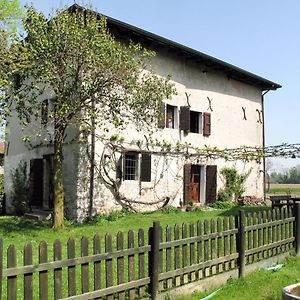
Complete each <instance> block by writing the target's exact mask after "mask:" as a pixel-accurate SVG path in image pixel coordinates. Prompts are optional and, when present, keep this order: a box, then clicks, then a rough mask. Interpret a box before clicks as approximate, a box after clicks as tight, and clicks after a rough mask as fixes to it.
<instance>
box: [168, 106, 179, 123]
mask: <svg viewBox="0 0 300 300" xmlns="http://www.w3.org/2000/svg"><path fill="white" fill-rule="evenodd" d="M176 117H177V108H176V106H172V105H167V109H166V128H177V118H176Z"/></svg>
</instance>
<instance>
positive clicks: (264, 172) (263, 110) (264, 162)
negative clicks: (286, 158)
mask: <svg viewBox="0 0 300 300" xmlns="http://www.w3.org/2000/svg"><path fill="white" fill-rule="evenodd" d="M268 92H270V90H266V91H265V92H264V93H262V95H261V112H262V132H263V136H262V138H263V149H264V150H263V151H264V152H265V146H266V140H265V107H264V96H265V95H266V94H267V93H268ZM263 174H264V175H263V176H264V177H263V185H264V200H266V195H267V193H266V158H265V156H264V157H263Z"/></svg>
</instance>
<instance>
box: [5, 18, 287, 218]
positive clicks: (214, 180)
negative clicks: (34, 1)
mask: <svg viewBox="0 0 300 300" xmlns="http://www.w3.org/2000/svg"><path fill="white" fill-rule="evenodd" d="M107 24H108V28H109V30H110V32H111V34H112V35H114V36H115V37H116V39H119V40H120V41H124V42H126V41H128V40H132V41H134V42H138V43H141V44H142V45H143V46H144V47H146V48H149V49H150V50H154V51H155V52H156V56H155V57H154V58H153V59H152V64H153V66H154V68H155V70H156V72H157V74H158V75H159V76H161V77H167V76H168V74H171V76H172V77H171V82H172V83H173V84H174V85H175V88H176V90H177V95H175V96H173V97H172V99H171V100H167V101H165V102H164V103H163V107H162V114H161V116H162V117H161V119H160V120H159V124H157V126H154V127H155V128H152V129H153V130H152V133H151V136H147V135H146V134H145V132H143V131H137V130H135V129H134V128H133V127H131V126H128V128H126V130H122V131H114V130H113V129H111V131H110V132H109V134H108V133H105V134H104V133H103V132H102V129H101V128H97V129H96V130H95V132H93V133H92V134H91V136H90V138H89V139H88V144H84V143H82V142H80V141H79V140H78V132H79V131H80V130H79V128H76V124H75V125H73V126H72V127H70V128H69V129H68V134H67V135H68V136H67V140H66V142H65V144H64V147H63V153H64V160H63V178H64V186H65V214H66V216H67V217H72V218H76V219H83V218H84V217H86V216H87V215H88V213H89V212H92V213H93V214H95V213H100V212H103V211H108V210H111V209H116V208H118V207H119V208H120V207H121V205H122V204H123V205H125V206H126V205H128V206H130V207H131V208H132V209H134V210H152V209H155V208H159V207H161V206H162V205H165V204H166V203H168V204H170V205H174V206H179V205H181V204H184V203H189V202H193V203H203V204H208V203H211V202H213V201H215V199H216V195H217V192H218V190H219V189H221V188H222V187H223V186H224V178H223V177H222V176H221V174H220V171H221V170H222V168H224V167H225V166H234V167H235V168H236V169H237V170H238V171H239V172H244V173H245V172H249V171H250V174H249V177H248V179H247V181H246V191H245V195H249V196H256V197H263V195H264V163H263V161H255V160H254V161H247V162H245V161H226V159H224V158H220V157H218V158H216V157H214V156H209V155H197V151H198V152H199V151H200V149H203V148H215V147H216V148H218V149H225V148H227V149H234V148H238V147H241V146H244V145H246V146H249V147H262V146H264V107H263V106H264V98H263V94H264V93H265V92H266V91H269V90H276V89H278V88H280V87H281V86H280V85H278V84H276V83H274V82H271V81H269V80H267V79H264V78H262V77H259V76H257V75H254V74H252V73H249V72H247V71H245V70H242V69H240V68H238V67H236V66H233V65H230V64H228V63H226V62H223V61H221V60H218V59H216V58H214V57H211V56H209V55H206V54H203V53H201V52H198V51H196V50H193V49H191V48H188V47H186V46H183V45H180V44H178V43H175V42H173V41H170V40H168V39H165V38H163V37H160V36H157V35H155V34H152V33H149V32H146V31H144V30H142V29H140V28H136V27H133V26H131V25H128V24H125V23H123V22H120V21H118V20H115V19H112V18H109V17H107ZM53 99H54V95H53V94H52V93H51V91H46V92H45V95H44V98H43V99H41V101H43V102H44V103H45V105H44V106H43V109H44V110H45V111H44V112H43V114H42V116H43V117H42V119H41V120H40V123H38V124H37V123H36V124H32V125H31V126H30V128H29V129H27V132H26V133H27V135H32V139H31V141H30V144H29V143H28V142H27V141H23V140H22V134H23V132H22V131H21V130H20V129H21V128H20V125H19V122H18V118H17V115H16V114H15V113H12V115H11V117H10V119H9V120H8V123H7V124H8V125H7V126H8V129H9V130H8V131H7V132H8V133H7V136H6V143H7V144H6V154H5V172H4V174H5V192H6V199H7V204H6V207H7V210H8V212H11V211H12V210H13V207H12V204H11V198H10V195H11V190H12V178H11V174H12V171H13V170H15V169H16V168H17V167H18V164H19V162H20V161H25V162H26V163H27V166H28V167H27V175H28V178H29V194H30V205H31V207H36V208H40V209H51V208H52V207H53V145H52V141H51V133H52V131H53V128H51V120H48V119H47V110H51V109H53V105H54V103H53V102H54V100H53ZM108 126H109V125H108ZM36 128H39V130H41V134H40V135H39V136H36V135H34V132H35V129H36ZM100 136H101V138H95V137H100ZM91 149H92V150H91ZM91 151H92V152H94V153H95V157H94V158H93V161H92V162H91V159H90V157H91ZM200 152H201V151H200ZM112 161H113V162H114V165H112V164H111V162H112ZM91 164H92V167H93V168H94V171H93V173H92V178H91ZM120 204H121V205H120Z"/></svg>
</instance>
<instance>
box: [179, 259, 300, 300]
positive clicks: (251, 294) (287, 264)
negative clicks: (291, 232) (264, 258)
mask: <svg viewBox="0 0 300 300" xmlns="http://www.w3.org/2000/svg"><path fill="white" fill-rule="evenodd" d="M212 280H213V279H212ZM297 282H300V258H296V257H292V256H291V257H289V258H287V260H286V261H284V267H283V268H282V269H280V270H279V271H276V272H270V271H266V270H263V269H262V270H259V271H256V272H254V273H252V274H250V275H248V276H246V277H245V279H237V280H229V282H228V283H227V285H225V286H223V287H222V289H221V290H220V291H219V292H218V293H217V294H215V296H213V297H212V298H211V299H213V300H241V299H243V300H253V299H255V300H281V299H282V298H281V290H282V288H283V287H285V286H287V285H290V284H294V283H297ZM215 290H217V289H215ZM215 290H212V291H207V292H205V293H197V292H195V293H194V294H193V295H191V296H190V297H189V296H184V297H177V298H176V300H184V299H190V300H200V299H202V298H204V297H205V296H208V295H209V294H210V293H211V292H213V291H215Z"/></svg>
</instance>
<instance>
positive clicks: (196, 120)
mask: <svg viewBox="0 0 300 300" xmlns="http://www.w3.org/2000/svg"><path fill="white" fill-rule="evenodd" d="M190 132H194V133H201V132H202V114H201V113H200V112H197V111H190Z"/></svg>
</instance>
